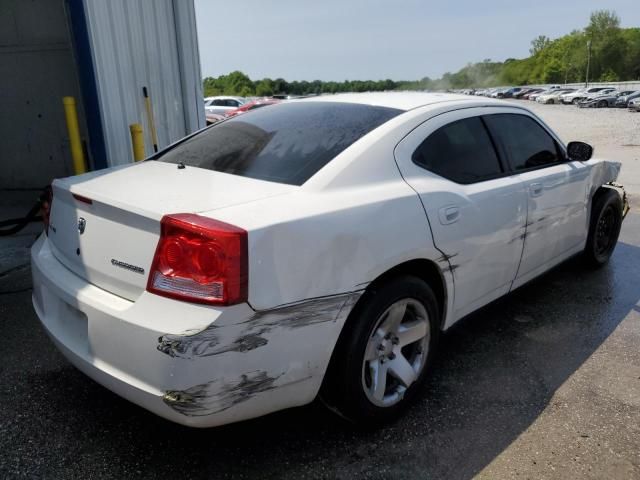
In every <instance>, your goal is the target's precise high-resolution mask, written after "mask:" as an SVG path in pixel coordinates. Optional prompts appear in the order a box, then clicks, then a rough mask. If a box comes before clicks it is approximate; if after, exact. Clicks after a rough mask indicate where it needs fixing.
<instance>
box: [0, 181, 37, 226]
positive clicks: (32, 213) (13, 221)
mask: <svg viewBox="0 0 640 480" xmlns="http://www.w3.org/2000/svg"><path fill="white" fill-rule="evenodd" d="M48 196H49V192H48V191H47V189H45V190H44V191H43V192H42V193H41V194H40V196H39V197H38V201H37V202H36V203H35V204H34V205H33V207H31V210H29V213H27V215H26V216H24V217H23V218H10V219H8V220H2V221H0V228H2V227H8V226H10V225H13V226H12V227H11V228H7V229H6V230H0V237H8V236H9V235H14V234H16V233H18V232H19V231H20V230H22V229H23V228H24V227H26V226H27V225H28V224H29V223H31V222H41V221H42V217H41V216H40V215H38V213H39V212H40V209H41V208H42V204H43V203H44V202H45V201H48V200H49V199H48Z"/></svg>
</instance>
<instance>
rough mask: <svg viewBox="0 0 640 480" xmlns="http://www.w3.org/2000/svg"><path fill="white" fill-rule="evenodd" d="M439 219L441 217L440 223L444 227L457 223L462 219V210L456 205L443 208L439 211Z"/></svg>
mask: <svg viewBox="0 0 640 480" xmlns="http://www.w3.org/2000/svg"><path fill="white" fill-rule="evenodd" d="M438 217H440V223H441V224H442V225H449V224H451V223H455V222H457V221H458V220H459V219H460V208H459V207H457V206H455V205H449V206H447V207H442V208H441V209H440V210H438Z"/></svg>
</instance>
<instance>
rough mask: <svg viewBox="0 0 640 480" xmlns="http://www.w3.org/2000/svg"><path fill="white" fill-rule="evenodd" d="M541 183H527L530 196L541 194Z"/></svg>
mask: <svg viewBox="0 0 640 480" xmlns="http://www.w3.org/2000/svg"><path fill="white" fill-rule="evenodd" d="M542 189H543V187H542V184H541V183H532V184H531V185H529V194H530V195H531V196H532V197H539V196H540V195H542Z"/></svg>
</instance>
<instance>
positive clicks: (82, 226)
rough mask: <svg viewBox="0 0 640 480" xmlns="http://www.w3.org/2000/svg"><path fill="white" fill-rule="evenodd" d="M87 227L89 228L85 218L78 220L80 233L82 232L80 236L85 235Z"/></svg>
mask: <svg viewBox="0 0 640 480" xmlns="http://www.w3.org/2000/svg"><path fill="white" fill-rule="evenodd" d="M86 226H87V221H86V220H85V219H84V218H82V217H80V218H79V219H78V232H80V235H82V234H83V233H84V229H85V228H86Z"/></svg>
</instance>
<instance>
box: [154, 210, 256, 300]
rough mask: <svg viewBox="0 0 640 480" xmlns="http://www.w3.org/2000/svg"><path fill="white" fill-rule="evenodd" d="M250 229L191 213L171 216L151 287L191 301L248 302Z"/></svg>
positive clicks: (163, 227)
mask: <svg viewBox="0 0 640 480" xmlns="http://www.w3.org/2000/svg"><path fill="white" fill-rule="evenodd" d="M247 263H248V253H247V232H246V231H245V230H243V229H241V228H238V227H235V226H233V225H229V224H228V223H224V222H219V221H217V220H213V219H211V218H206V217H201V216H199V215H194V214H191V213H178V214H173V215H165V216H164V217H163V218H162V221H161V226H160V240H159V241H158V247H157V248H156V254H155V257H154V258H153V263H152V264H151V271H150V272H149V280H148V281H147V290H148V291H149V292H151V293H155V294H157V295H162V296H165V297H171V298H177V299H179V300H186V301H189V302H197V303H208V304H212V305H233V304H236V303H241V302H244V301H246V300H247V292H248V274H247Z"/></svg>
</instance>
